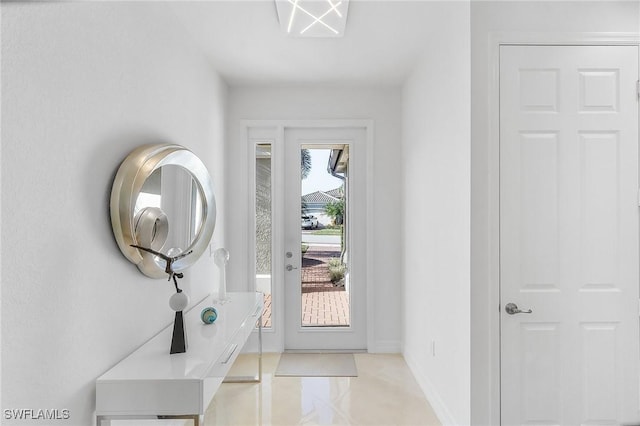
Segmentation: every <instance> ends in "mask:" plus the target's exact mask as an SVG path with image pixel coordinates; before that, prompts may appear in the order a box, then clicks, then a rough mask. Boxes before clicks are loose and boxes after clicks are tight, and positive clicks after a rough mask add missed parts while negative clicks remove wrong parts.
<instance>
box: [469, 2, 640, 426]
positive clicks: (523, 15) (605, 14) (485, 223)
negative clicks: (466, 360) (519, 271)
mask: <svg viewBox="0 0 640 426" xmlns="http://www.w3.org/2000/svg"><path fill="white" fill-rule="evenodd" d="M639 4H640V3H639V2H637V1H620V2H616V1H603V2H592V1H584V2H575V1H568V2H558V1H549V2H546V1H532V2H520V1H510V2H505V1H495V2H484V1H472V2H471V40H472V44H471V52H472V55H471V58H472V61H471V70H472V73H471V75H472V100H471V101H472V103H471V105H472V109H471V117H472V141H471V172H472V173H471V176H472V179H471V182H472V183H471V190H472V191H471V194H472V202H471V207H472V222H471V226H472V233H471V241H472V244H471V248H472V257H471V272H472V274H471V276H472V283H471V300H472V302H471V310H472V315H471V324H472V342H471V353H472V359H471V361H472V364H471V372H472V397H471V399H472V407H471V418H472V423H473V424H474V425H493V424H497V423H498V421H499V405H498V404H499V387H498V386H499V364H498V355H499V340H498V327H499V322H498V321H499V317H498V311H497V309H496V308H497V306H498V303H499V299H498V292H499V288H498V279H497V271H498V267H497V260H498V246H497V241H496V239H497V238H496V236H497V229H498V225H499V223H498V214H497V212H498V206H499V205H498V145H497V140H496V138H495V137H494V138H491V139H490V134H489V132H490V129H491V121H490V119H489V117H490V115H489V114H490V112H491V111H492V109H493V110H495V108H496V106H495V105H492V103H491V99H492V98H491V96H492V93H491V92H490V87H491V86H490V83H491V81H492V80H491V79H492V78H494V75H495V74H494V70H495V65H497V64H496V63H495V60H492V58H491V57H490V54H491V51H490V49H489V47H490V36H491V35H493V37H496V34H497V33H511V34H512V37H513V34H515V33H519V35H518V37H519V38H522V34H523V33H538V34H541V35H543V36H544V37H546V39H547V40H548V41H549V40H552V39H554V38H557V37H563V35H564V34H567V33H595V32H611V33H624V32H635V33H637V32H638V31H639V30H640V11H639V8H640V6H639ZM506 38H508V36H507V37H506ZM493 59H495V58H493Z"/></svg>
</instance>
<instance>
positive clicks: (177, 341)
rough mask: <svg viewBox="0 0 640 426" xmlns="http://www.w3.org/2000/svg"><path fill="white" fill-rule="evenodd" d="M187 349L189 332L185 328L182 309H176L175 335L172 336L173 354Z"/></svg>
mask: <svg viewBox="0 0 640 426" xmlns="http://www.w3.org/2000/svg"><path fill="white" fill-rule="evenodd" d="M186 351H187V332H186V330H185V329H184V319H183V317H182V311H176V319H175V320H174V321H173V337H172V338H171V352H170V353H172V354H181V353H185V352H186Z"/></svg>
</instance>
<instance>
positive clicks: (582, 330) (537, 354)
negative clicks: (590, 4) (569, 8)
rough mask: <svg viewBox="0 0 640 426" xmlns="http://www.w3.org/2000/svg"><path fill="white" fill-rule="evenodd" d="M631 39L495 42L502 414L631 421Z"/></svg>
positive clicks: (634, 176)
mask: <svg viewBox="0 0 640 426" xmlns="http://www.w3.org/2000/svg"><path fill="white" fill-rule="evenodd" d="M637 80H638V48H637V46H502V47H501V49H500V322H501V422H502V424H503V425H525V424H527V425H534V424H536V425H542V424H544V425H596V424H597V425H604V424H606V425H617V424H625V423H634V424H638V422H640V416H639V411H638V404H639V392H638V387H639V386H638V373H639V371H638V364H639V350H638V347H639V344H638V339H639V330H638V304H639V301H638V269H639V262H638V256H639V253H638V209H639V207H638V205H639V200H638V197H639V191H638V93H637V88H636V82H637Z"/></svg>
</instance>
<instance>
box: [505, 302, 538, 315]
mask: <svg viewBox="0 0 640 426" xmlns="http://www.w3.org/2000/svg"><path fill="white" fill-rule="evenodd" d="M504 310H505V311H506V312H507V313H508V314H509V315H515V314H530V313H532V312H533V311H532V310H531V309H529V310H526V311H523V310H522V309H520V308H518V305H516V304H515V303H507V304H506V305H505V307H504Z"/></svg>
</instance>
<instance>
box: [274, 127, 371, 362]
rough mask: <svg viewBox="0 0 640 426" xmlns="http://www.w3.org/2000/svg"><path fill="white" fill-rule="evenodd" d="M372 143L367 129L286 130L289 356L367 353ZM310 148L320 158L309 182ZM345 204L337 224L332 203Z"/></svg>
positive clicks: (286, 274)
mask: <svg viewBox="0 0 640 426" xmlns="http://www.w3.org/2000/svg"><path fill="white" fill-rule="evenodd" d="M365 141H366V129H365V128H285V135H284V151H285V156H284V158H285V185H284V186H285V208H284V210H285V213H284V218H285V223H284V230H285V232H284V249H285V253H284V256H283V258H284V260H285V262H284V263H285V264H284V265H282V266H283V268H284V285H285V291H284V293H285V303H284V305H285V308H284V309H285V349H286V350H361V349H366V250H367V245H366V238H367V236H366V232H365V231H366V222H367V219H366V217H367V212H366V181H365V173H366V155H365V149H366V146H365ZM303 150H305V151H307V152H306V154H308V155H310V156H311V157H312V158H313V165H312V168H311V175H310V176H309V177H308V178H307V179H304V180H303V179H302V176H301V169H302V167H301V157H302V151H303ZM331 170H333V174H335V175H337V176H339V177H332V176H331ZM318 175H323V176H318ZM325 178H326V179H328V180H329V181H330V182H329V183H327V184H323V183H322V182H318V183H317V184H315V183H313V182H310V180H314V181H315V180H316V179H320V180H323V179H325ZM303 182H304V184H303ZM317 185H319V186H317ZM327 185H328V186H327ZM303 196H304V198H303ZM339 200H342V201H343V203H344V214H343V215H342V216H341V217H340V218H339V219H338V222H339V223H338V224H335V225H334V224H333V222H335V218H334V217H331V216H330V215H327V214H326V213H325V211H324V210H325V209H324V205H326V204H327V203H328V202H329V203H331V202H339ZM303 216H304V220H303ZM329 259H333V260H332V261H330V260H329ZM330 262H335V263H334V265H333V266H332V268H334V269H335V270H336V273H335V274H334V275H333V276H331V275H330V273H329V270H328V268H329V263H330ZM341 268H342V269H341ZM341 270H342V271H343V272H342V273H341V272H340V271H341ZM341 274H342V277H340V276H341ZM331 278H333V279H334V280H335V282H332V281H331Z"/></svg>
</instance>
